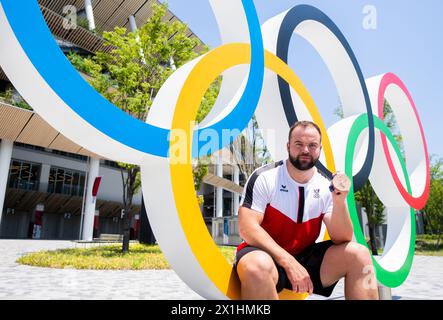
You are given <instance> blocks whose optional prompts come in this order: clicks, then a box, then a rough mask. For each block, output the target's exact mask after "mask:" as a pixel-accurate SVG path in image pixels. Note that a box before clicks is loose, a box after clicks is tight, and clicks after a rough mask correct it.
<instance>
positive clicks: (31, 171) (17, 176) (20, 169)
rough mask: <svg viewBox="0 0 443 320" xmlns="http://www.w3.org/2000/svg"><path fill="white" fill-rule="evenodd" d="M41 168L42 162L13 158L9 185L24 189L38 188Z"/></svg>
mask: <svg viewBox="0 0 443 320" xmlns="http://www.w3.org/2000/svg"><path fill="white" fill-rule="evenodd" d="M40 170H41V165H40V164H37V163H31V162H25V161H21V160H13V161H12V162H11V166H10V169H9V183H8V186H9V187H10V188H17V189H24V190H37V189H38V184H39V179H40Z"/></svg>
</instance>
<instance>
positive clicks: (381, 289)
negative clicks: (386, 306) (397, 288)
mask: <svg viewBox="0 0 443 320" xmlns="http://www.w3.org/2000/svg"><path fill="white" fill-rule="evenodd" d="M378 296H379V298H378V299H379V300H392V292H391V288H389V287H385V286H384V285H382V284H381V283H378Z"/></svg>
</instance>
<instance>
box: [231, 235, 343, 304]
mask: <svg viewBox="0 0 443 320" xmlns="http://www.w3.org/2000/svg"><path fill="white" fill-rule="evenodd" d="M332 245H333V242H332V241H331V240H328V241H323V242H319V243H314V244H313V245H311V246H310V247H308V248H306V249H305V250H304V251H303V252H302V253H300V254H298V255H295V258H296V259H297V261H298V262H299V263H300V264H301V265H302V266H303V267H304V268H305V269H306V271H308V273H309V276H310V277H311V281H312V284H313V286H314V293H315V294H318V295H322V296H325V297H329V296H330V295H331V294H332V291H333V290H334V288H335V286H336V284H337V282H338V281H337V282H335V283H334V284H333V285H331V286H329V287H326V288H324V287H323V285H322V283H321V280H320V267H321V264H322V262H323V257H324V256H325V253H326V250H328V248H329V247H330V246H332ZM255 250H261V249H259V248H256V247H252V246H246V247H244V248H242V249H241V250H240V251H238V252H237V254H236V256H235V263H234V269H235V270H237V263H238V262H239V261H240V259H241V258H242V257H243V256H244V255H246V254H247V253H249V252H251V251H255ZM273 260H274V259H273ZM274 263H275V266H276V267H277V271H278V281H277V285H276V289H277V292H280V291H282V290H283V289H289V290H292V285H291V282H290V281H289V279H288V276H287V275H286V271H285V269H284V268H283V267H281V266H280V265H278V264H277V262H276V261H275V260H274Z"/></svg>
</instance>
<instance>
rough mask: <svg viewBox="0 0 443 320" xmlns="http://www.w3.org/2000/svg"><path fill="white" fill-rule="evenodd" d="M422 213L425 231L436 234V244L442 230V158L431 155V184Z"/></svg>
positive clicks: (438, 242)
mask: <svg viewBox="0 0 443 320" xmlns="http://www.w3.org/2000/svg"><path fill="white" fill-rule="evenodd" d="M423 213H424V215H425V219H426V228H427V231H428V232H431V233H432V234H435V235H437V244H436V245H437V246H438V245H439V244H440V239H441V234H442V231H443V158H436V156H432V157H431V186H430V193H429V199H428V201H427V203H426V206H425V207H424V208H423Z"/></svg>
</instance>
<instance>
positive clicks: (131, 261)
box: [16, 243, 235, 270]
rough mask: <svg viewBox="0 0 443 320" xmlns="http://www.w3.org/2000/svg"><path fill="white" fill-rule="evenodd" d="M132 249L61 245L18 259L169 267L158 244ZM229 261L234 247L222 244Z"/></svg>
mask: <svg viewBox="0 0 443 320" xmlns="http://www.w3.org/2000/svg"><path fill="white" fill-rule="evenodd" d="M129 248H130V249H129V253H127V254H123V253H122V252H121V244H113V245H106V246H95V247H91V248H74V249H59V250H53V251H39V252H34V253H29V254H26V255H24V256H22V257H21V258H19V259H18V260H17V261H16V262H17V263H20V264H24V265H29V266H36V267H47V268H60V269H64V268H73V269H90V270H146V269H153V270H162V269H170V266H169V264H168V262H167V261H166V259H165V257H164V256H163V253H162V252H161V250H160V247H159V246H158V245H145V244H133V243H131V244H130V247H129ZM219 249H220V251H221V253H222V255H223V256H224V257H225V258H226V260H227V261H228V263H231V264H232V263H233V261H234V257H235V248H234V247H226V246H220V247H219Z"/></svg>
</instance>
